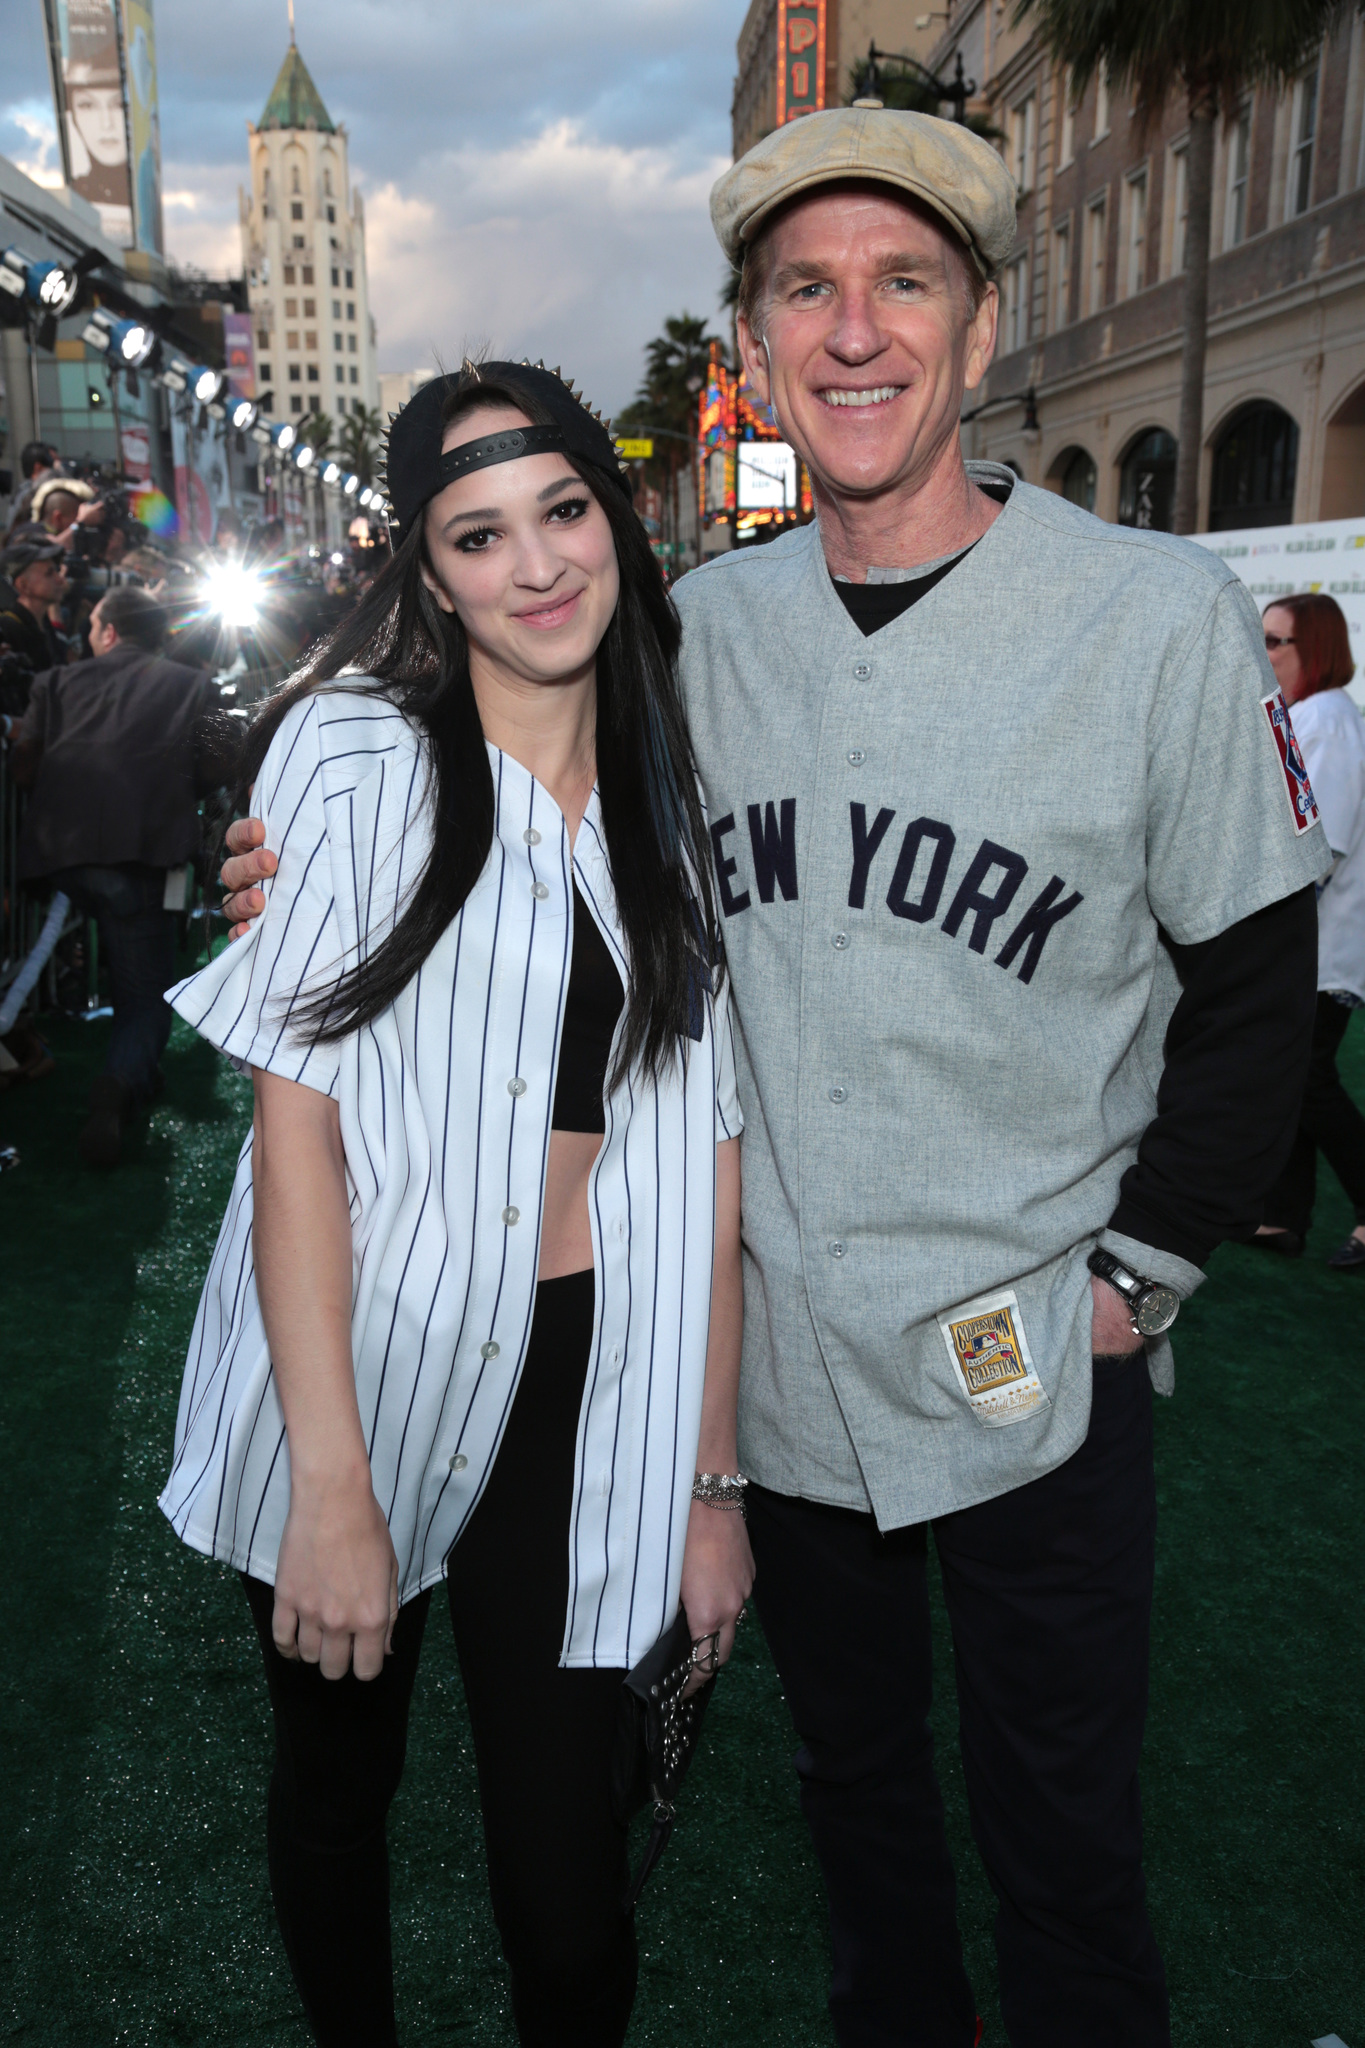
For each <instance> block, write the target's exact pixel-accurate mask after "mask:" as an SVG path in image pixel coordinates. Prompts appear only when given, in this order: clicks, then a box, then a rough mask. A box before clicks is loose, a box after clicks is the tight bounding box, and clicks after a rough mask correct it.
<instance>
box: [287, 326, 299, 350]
mask: <svg viewBox="0 0 1365 2048" xmlns="http://www.w3.org/2000/svg"><path fill="white" fill-rule="evenodd" d="M284 345H285V347H286V348H297V347H298V345H299V330H298V328H297V327H291V328H290V330H289V332H288V333H287V334H286V335H285V337H284Z"/></svg>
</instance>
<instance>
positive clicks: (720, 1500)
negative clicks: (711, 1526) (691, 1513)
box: [692, 1472, 749, 1519]
mask: <svg viewBox="0 0 1365 2048" xmlns="http://www.w3.org/2000/svg"><path fill="white" fill-rule="evenodd" d="M748 1484H749V1482H748V1480H747V1479H746V1478H745V1477H744V1474H743V1473H742V1472H698V1474H697V1476H696V1478H695V1479H694V1480H693V1481H692V1498H693V1500H699V1501H701V1502H702V1503H703V1504H704V1505H705V1506H706V1507H708V1508H724V1509H725V1510H726V1512H727V1513H734V1512H735V1510H736V1509H737V1510H738V1511H739V1513H740V1514H741V1515H742V1514H743V1513H744V1489H745V1487H746V1486H747V1485H748ZM746 1519H747V1517H746Z"/></svg>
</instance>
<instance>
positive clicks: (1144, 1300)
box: [1085, 1247, 1180, 1337]
mask: <svg viewBox="0 0 1365 2048" xmlns="http://www.w3.org/2000/svg"><path fill="white" fill-rule="evenodd" d="M1085 1263H1086V1264H1087V1266H1089V1268H1090V1270H1091V1272H1092V1273H1093V1274H1094V1275H1095V1278H1096V1279H1097V1280H1103V1281H1105V1282H1106V1283H1107V1284H1108V1285H1109V1286H1110V1287H1112V1288H1113V1289H1114V1291H1115V1292H1116V1293H1117V1294H1121V1295H1122V1296H1123V1298H1124V1300H1125V1301H1126V1302H1127V1304H1128V1313H1129V1314H1130V1315H1131V1316H1132V1318H1133V1328H1134V1329H1135V1330H1136V1331H1137V1334H1138V1336H1139V1337H1160V1336H1162V1335H1163V1334H1164V1333H1165V1332H1166V1331H1167V1330H1169V1329H1170V1327H1171V1324H1172V1323H1173V1322H1174V1321H1175V1319H1176V1317H1177V1316H1178V1315H1179V1314H1180V1296H1179V1295H1178V1294H1177V1293H1176V1291H1175V1289H1174V1287H1163V1286H1162V1284H1161V1282H1160V1281H1159V1280H1144V1279H1143V1277H1142V1275H1141V1274H1140V1273H1130V1272H1129V1270H1128V1268H1127V1267H1126V1266H1121V1265H1120V1264H1119V1262H1118V1260H1117V1259H1116V1258H1115V1257H1114V1255H1113V1253H1112V1252H1102V1251H1100V1250H1099V1249H1098V1247H1097V1248H1096V1249H1095V1250H1094V1251H1093V1252H1091V1254H1090V1257H1089V1258H1088V1259H1087V1260H1086V1262H1085Z"/></svg>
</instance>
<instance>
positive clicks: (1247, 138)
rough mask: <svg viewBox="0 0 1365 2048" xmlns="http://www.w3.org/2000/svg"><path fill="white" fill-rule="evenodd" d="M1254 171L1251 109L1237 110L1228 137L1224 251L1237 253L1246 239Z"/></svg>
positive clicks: (1247, 107)
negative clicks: (1248, 194) (1248, 190)
mask: <svg viewBox="0 0 1365 2048" xmlns="http://www.w3.org/2000/svg"><path fill="white" fill-rule="evenodd" d="M1250 167H1251V108H1250V107H1249V106H1245V107H1241V108H1239V109H1238V113H1237V120H1236V122H1235V124H1234V126H1233V129H1232V133H1231V134H1230V135H1229V137H1228V203H1227V213H1226V215H1225V216H1224V221H1223V247H1224V248H1225V249H1235V248H1236V247H1237V244H1238V243H1239V242H1241V241H1244V240H1245V239H1246V231H1247V185H1248V182H1249V172H1250Z"/></svg>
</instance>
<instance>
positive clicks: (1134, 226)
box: [1124, 170, 1147, 298]
mask: <svg viewBox="0 0 1365 2048" xmlns="http://www.w3.org/2000/svg"><path fill="white" fill-rule="evenodd" d="M1127 183H1128V190H1127V193H1126V195H1125V196H1126V198H1127V201H1128V249H1127V263H1126V266H1125V268H1126V276H1125V279H1124V295H1125V297H1127V298H1131V297H1132V296H1133V294H1134V292H1140V291H1141V290H1142V287H1143V285H1144V284H1145V283H1146V278H1147V272H1146V260H1147V173H1146V171H1145V170H1144V171H1138V172H1137V173H1136V174H1135V175H1134V176H1133V177H1131V178H1129V179H1128V181H1127Z"/></svg>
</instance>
